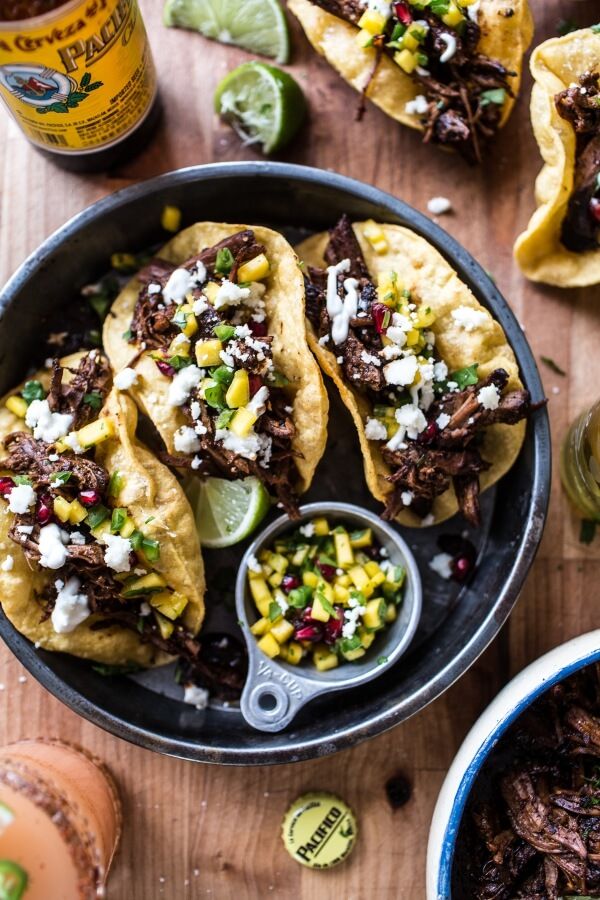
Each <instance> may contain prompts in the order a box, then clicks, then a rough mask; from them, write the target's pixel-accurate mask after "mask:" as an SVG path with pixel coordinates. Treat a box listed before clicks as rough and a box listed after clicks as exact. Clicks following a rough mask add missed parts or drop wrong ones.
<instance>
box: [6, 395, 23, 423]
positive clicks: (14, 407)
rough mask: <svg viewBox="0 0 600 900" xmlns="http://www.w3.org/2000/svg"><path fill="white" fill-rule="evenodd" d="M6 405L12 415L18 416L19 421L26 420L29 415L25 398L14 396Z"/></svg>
mask: <svg viewBox="0 0 600 900" xmlns="http://www.w3.org/2000/svg"><path fill="white" fill-rule="evenodd" d="M4 405H5V406H6V408H7V409H8V410H9V411H10V412H11V413H13V415H15V416H18V418H19V419H24V418H25V416H26V414H27V400H24V399H23V397H17V396H16V395H13V396H12V397H9V398H8V400H7V401H6V403H5V404H4Z"/></svg>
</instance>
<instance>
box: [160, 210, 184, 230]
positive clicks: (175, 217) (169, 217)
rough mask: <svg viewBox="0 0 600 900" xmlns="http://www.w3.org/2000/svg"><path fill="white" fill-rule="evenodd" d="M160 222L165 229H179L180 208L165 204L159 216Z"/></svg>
mask: <svg viewBox="0 0 600 900" xmlns="http://www.w3.org/2000/svg"><path fill="white" fill-rule="evenodd" d="M160 224H161V225H162V227H163V228H164V229H165V231H179V229H180V227H181V210H180V209H179V207H177V206H168V205H167V206H165V207H164V209H163V211H162V213H161V216H160Z"/></svg>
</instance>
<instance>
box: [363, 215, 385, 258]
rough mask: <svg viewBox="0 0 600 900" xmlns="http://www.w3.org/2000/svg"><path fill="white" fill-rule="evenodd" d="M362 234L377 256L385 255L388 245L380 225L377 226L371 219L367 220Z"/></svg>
mask: <svg viewBox="0 0 600 900" xmlns="http://www.w3.org/2000/svg"><path fill="white" fill-rule="evenodd" d="M363 234H364V236H365V237H366V239H367V240H368V242H369V244H370V245H371V247H372V248H373V250H374V251H375V253H377V255H378V256H383V254H384V253H387V251H388V250H389V244H388V241H387V238H386V236H385V234H384V231H383V229H382V227H381V225H377V223H376V222H374V221H373V219H369V220H368V222H367V223H366V224H365V227H364V228H363Z"/></svg>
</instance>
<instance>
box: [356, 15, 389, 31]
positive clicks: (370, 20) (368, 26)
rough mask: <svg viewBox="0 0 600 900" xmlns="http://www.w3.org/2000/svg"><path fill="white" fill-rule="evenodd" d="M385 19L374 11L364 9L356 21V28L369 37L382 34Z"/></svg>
mask: <svg viewBox="0 0 600 900" xmlns="http://www.w3.org/2000/svg"><path fill="white" fill-rule="evenodd" d="M386 22H387V17H386V16H384V15H382V14H381V13H380V12H377V10H375V9H366V10H365V11H364V13H363V14H362V16H361V17H360V19H359V20H358V27H359V28H364V30H365V31H368V32H369V34H371V35H377V34H383V32H384V30H385V23H386Z"/></svg>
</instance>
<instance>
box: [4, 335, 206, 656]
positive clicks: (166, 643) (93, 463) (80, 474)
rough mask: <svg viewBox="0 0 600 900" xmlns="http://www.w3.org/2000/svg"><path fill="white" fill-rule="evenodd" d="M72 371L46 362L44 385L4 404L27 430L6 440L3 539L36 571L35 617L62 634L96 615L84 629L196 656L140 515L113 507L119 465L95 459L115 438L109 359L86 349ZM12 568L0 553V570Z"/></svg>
mask: <svg viewBox="0 0 600 900" xmlns="http://www.w3.org/2000/svg"><path fill="white" fill-rule="evenodd" d="M70 374H71V376H72V377H71V380H70V381H69V382H66V381H65V380H64V376H65V370H64V368H63V367H62V366H61V365H60V363H59V362H58V360H54V361H53V364H52V377H51V383H50V387H49V390H48V391H46V390H45V388H44V386H43V384H42V382H41V381H38V380H32V381H27V382H26V383H25V385H24V387H23V388H22V390H21V392H20V393H18V394H13V395H12V396H10V397H8V399H7V400H6V404H5V405H6V407H7V409H8V410H9V411H10V412H11V413H12V414H14V415H16V416H18V417H19V418H20V419H23V420H24V425H25V426H26V427H27V428H28V429H29V430H27V431H25V430H23V431H14V432H12V433H11V434H9V435H8V436H7V437H6V438H5V440H4V449H5V451H6V455H5V456H4V458H3V459H2V462H1V468H2V476H1V477H0V496H1V497H2V499H3V500H4V502H5V503H6V505H7V509H5V512H6V513H7V514H9V515H10V514H12V519H11V521H10V527H9V530H8V537H9V538H10V539H11V540H12V541H13V542H14V544H15V545H17V546H18V548H19V550H20V551H21V552H22V553H23V554H24V556H25V559H26V561H27V563H28V566H29V570H30V571H31V573H32V577H36V573H39V574H41V575H43V578H42V579H41V580H37V578H36V580H35V588H34V599H35V601H36V602H37V603H38V605H39V622H40V623H42V622H48V620H49V621H50V622H51V625H52V629H53V632H54V633H55V634H57V635H70V634H71V633H72V632H74V631H75V630H76V629H77V627H78V626H79V625H81V624H82V623H83V622H86V621H87V620H88V619H89V617H90V616H94V619H93V620H92V622H91V623H89V625H90V629H91V630H99V629H106V628H110V627H111V626H112V625H120V626H123V627H124V628H127V629H132V630H134V631H135V632H137V633H138V634H139V635H140V639H141V641H142V642H147V643H150V644H153V645H154V646H155V647H157V648H158V649H160V650H163V651H165V652H166V653H168V654H173V655H175V654H176V655H182V656H184V657H189V656H190V655H192V656H195V655H197V653H198V649H199V645H198V644H197V643H196V641H195V640H194V637H193V634H192V633H191V632H190V631H189V630H188V628H187V626H186V625H185V624H184V617H185V612H186V608H187V606H188V598H187V597H185V596H184V595H183V594H181V593H179V592H178V591H177V590H174V589H173V587H172V585H170V584H169V581H168V578H167V577H165V575H164V574H161V573H159V572H158V571H156V569H155V564H156V563H157V562H158V561H159V560H160V556H161V546H160V542H159V541H158V540H155V539H153V538H151V537H149V536H148V535H147V534H146V533H145V531H144V529H145V528H147V524H148V522H145V523H142V522H136V521H134V519H133V517H132V515H131V512H130V510H129V509H127V507H123V506H119V505H117V502H116V497H117V496H118V494H119V492H120V490H122V488H123V486H124V482H125V480H126V478H127V473H125V472H120V471H116V470H114V471H109V469H108V468H106V467H105V466H104V465H103V464H102V463H101V462H99V461H98V459H97V458H96V455H97V454H96V451H98V450H99V448H100V447H101V445H103V444H104V442H106V441H109V440H111V439H114V438H117V436H118V435H117V425H116V422H115V419H114V417H112V416H111V415H110V414H108V415H106V414H105V415H99V413H100V410H102V408H103V407H104V406H105V402H106V400H107V397H108V394H109V390H110V387H111V381H112V378H111V374H110V369H109V366H108V362H107V360H106V359H105V357H104V356H102V355H101V354H100V353H99V352H98V351H95V350H92V351H91V352H90V353H88V354H87V355H85V356H83V357H82V358H81V360H80V362H79V365H78V367H77V368H76V369H72V370H70ZM17 552H19V551H17ZM15 567H16V560H15V559H14V557H13V555H12V554H7V556H6V557H5V558H4V560H3V562H2V564H1V569H2V571H3V572H6V573H8V574H12V570H13V568H15ZM22 589H23V590H24V588H22ZM6 601H7V598H6V597H5V598H4V599H3V602H6Z"/></svg>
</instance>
